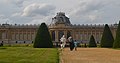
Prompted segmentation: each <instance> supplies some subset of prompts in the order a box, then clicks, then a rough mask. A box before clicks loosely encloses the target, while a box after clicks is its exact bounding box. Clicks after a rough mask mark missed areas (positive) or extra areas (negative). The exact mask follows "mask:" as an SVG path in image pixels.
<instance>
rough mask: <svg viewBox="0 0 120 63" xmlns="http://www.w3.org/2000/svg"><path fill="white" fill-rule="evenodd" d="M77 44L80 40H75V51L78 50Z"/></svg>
mask: <svg viewBox="0 0 120 63" xmlns="http://www.w3.org/2000/svg"><path fill="white" fill-rule="evenodd" d="M77 44H78V42H77V41H76V40H75V41H74V46H75V51H77Z"/></svg>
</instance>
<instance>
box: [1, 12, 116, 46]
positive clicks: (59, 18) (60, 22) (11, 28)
mask: <svg viewBox="0 0 120 63" xmlns="http://www.w3.org/2000/svg"><path fill="white" fill-rule="evenodd" d="M39 26H40V25H36V24H35V25H27V24H26V25H24V24H23V25H19V24H15V25H12V24H7V23H5V24H0V42H3V43H5V44H23V43H25V44H30V43H33V41H34V38H35V35H36V33H37V29H38V27H39ZM109 27H110V29H111V32H112V34H113V36H114V37H115V34H116V29H117V24H111V25H109ZM48 28H49V32H50V35H51V38H52V41H53V42H59V41H60V38H61V37H62V36H63V35H65V37H66V38H68V37H69V36H70V35H71V36H72V37H73V39H75V40H77V41H78V42H82V43H88V42H89V39H90V36H91V35H93V36H94V38H95V40H96V42H100V40H101V37H102V33H103V29H104V24H103V25H101V24H97V25H96V24H89V25H88V24H77V25H76V24H72V23H71V22H70V19H69V18H68V17H67V16H66V15H65V13H64V12H58V13H57V15H56V16H55V17H53V18H52V22H51V23H50V24H49V25H48Z"/></svg>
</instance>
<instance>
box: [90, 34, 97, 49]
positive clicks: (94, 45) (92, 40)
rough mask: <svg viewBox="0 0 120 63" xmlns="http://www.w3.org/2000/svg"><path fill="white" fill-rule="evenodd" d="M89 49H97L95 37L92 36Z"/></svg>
mask: <svg viewBox="0 0 120 63" xmlns="http://www.w3.org/2000/svg"><path fill="white" fill-rule="evenodd" d="M89 47H97V45H96V42H95V39H94V36H93V35H91V37H90V41H89Z"/></svg>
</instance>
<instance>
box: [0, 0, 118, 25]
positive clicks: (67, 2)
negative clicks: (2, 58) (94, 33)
mask: <svg viewBox="0 0 120 63" xmlns="http://www.w3.org/2000/svg"><path fill="white" fill-rule="evenodd" d="M57 12H65V13H66V16H68V17H69V18H70V21H71V23H72V24H106V23H108V24H114V23H118V21H119V20H120V0H0V23H1V24H2V23H6V22H7V23H10V24H15V23H16V24H40V23H41V22H46V23H48V24H49V23H51V18H52V17H54V16H55V15H56V13H57Z"/></svg>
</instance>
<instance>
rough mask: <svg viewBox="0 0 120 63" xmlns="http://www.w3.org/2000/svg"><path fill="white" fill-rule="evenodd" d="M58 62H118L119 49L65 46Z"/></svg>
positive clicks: (119, 60) (119, 59)
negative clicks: (75, 48) (70, 48)
mask: <svg viewBox="0 0 120 63" xmlns="http://www.w3.org/2000/svg"><path fill="white" fill-rule="evenodd" d="M60 60H61V61H60V63H120V50H115V49H109V48H78V49H77V51H75V50H74V51H70V50H69V48H65V49H64V50H63V51H61V53H60Z"/></svg>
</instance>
